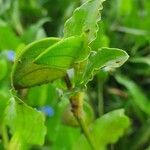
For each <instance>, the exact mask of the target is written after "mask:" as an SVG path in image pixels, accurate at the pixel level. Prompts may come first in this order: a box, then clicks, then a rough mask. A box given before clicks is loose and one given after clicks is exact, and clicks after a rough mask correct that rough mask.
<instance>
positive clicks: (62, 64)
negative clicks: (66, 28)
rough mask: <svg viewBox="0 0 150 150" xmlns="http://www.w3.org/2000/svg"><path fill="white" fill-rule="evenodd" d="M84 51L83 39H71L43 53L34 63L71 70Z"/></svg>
mask: <svg viewBox="0 0 150 150" xmlns="http://www.w3.org/2000/svg"><path fill="white" fill-rule="evenodd" d="M82 50H83V40H82V38H81V37H77V36H76V37H74V36H73V37H69V38H66V39H63V40H61V41H60V42H58V43H56V44H54V45H53V46H51V47H49V48H47V49H46V50H45V51H44V52H43V53H41V54H40V55H39V56H38V57H37V58H36V59H35V60H34V63H36V64H41V65H45V66H48V67H51V68H57V69H64V70H66V69H69V68H70V67H71V66H72V64H73V63H74V62H76V61H81V60H80V59H79V56H80V54H81V53H82Z"/></svg>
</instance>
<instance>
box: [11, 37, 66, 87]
mask: <svg viewBox="0 0 150 150" xmlns="http://www.w3.org/2000/svg"><path fill="white" fill-rule="evenodd" d="M59 40H60V39H57V38H45V39H43V40H39V41H36V42H33V43H31V44H29V45H28V46H26V47H25V48H24V49H23V50H22V51H21V53H20V54H19V55H18V57H17V59H16V61H15V65H14V68H13V72H12V84H13V85H14V87H15V88H24V87H31V86H35V85H40V84H43V83H47V82H49V81H52V80H54V79H57V78H59V77H62V76H63V75H64V73H65V72H64V70H61V69H56V68H50V67H47V66H43V65H37V64H35V63H34V62H33V61H34V59H35V58H36V57H37V56H38V55H39V54H41V53H42V52H43V51H44V50H45V49H47V48H48V47H49V46H51V45H53V44H55V43H56V42H58V41H59Z"/></svg>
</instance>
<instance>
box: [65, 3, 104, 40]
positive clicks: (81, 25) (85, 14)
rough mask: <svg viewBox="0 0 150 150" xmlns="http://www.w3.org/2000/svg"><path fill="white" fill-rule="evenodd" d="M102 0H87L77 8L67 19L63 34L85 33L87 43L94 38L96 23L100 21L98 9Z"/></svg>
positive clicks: (96, 29) (100, 8)
mask: <svg viewBox="0 0 150 150" xmlns="http://www.w3.org/2000/svg"><path fill="white" fill-rule="evenodd" d="M103 2H104V0H89V1H88V2H86V3H84V4H83V5H82V6H80V7H79V8H77V9H76V10H75V11H74V13H73V16H72V17H71V18H70V19H69V20H67V22H66V23H65V27H64V36H65V37H70V36H74V35H81V34H83V33H85V34H86V35H87V41H88V43H91V42H92V41H93V40H94V39H95V38H96V33H97V31H98V25H97V23H98V22H99V21H100V15H101V14H100V10H102V3H103Z"/></svg>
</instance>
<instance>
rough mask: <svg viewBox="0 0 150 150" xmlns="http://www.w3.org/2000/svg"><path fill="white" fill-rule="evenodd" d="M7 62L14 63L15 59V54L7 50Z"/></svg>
mask: <svg viewBox="0 0 150 150" xmlns="http://www.w3.org/2000/svg"><path fill="white" fill-rule="evenodd" d="M6 55H7V58H8V60H10V61H14V59H15V52H14V51H13V50H9V51H7V53H6Z"/></svg>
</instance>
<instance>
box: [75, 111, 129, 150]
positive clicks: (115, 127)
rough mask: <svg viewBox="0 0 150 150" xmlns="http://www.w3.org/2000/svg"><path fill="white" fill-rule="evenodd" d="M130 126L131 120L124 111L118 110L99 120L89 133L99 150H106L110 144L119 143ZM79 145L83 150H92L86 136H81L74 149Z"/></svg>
mask: <svg viewBox="0 0 150 150" xmlns="http://www.w3.org/2000/svg"><path fill="white" fill-rule="evenodd" d="M129 124H130V122H129V118H128V117H127V116H126V115H125V114H124V110H123V109H118V110H114V111H112V112H109V113H107V114H105V115H103V116H102V117H101V118H99V119H97V120H96V121H95V122H94V123H93V124H92V125H91V126H90V128H89V131H90V135H91V136H92V138H93V139H94V140H93V141H94V142H95V143H94V144H95V145H96V147H97V149H98V150H104V149H105V148H106V146H107V145H108V144H112V143H115V142H117V141H118V139H119V138H120V137H121V136H122V135H123V133H124V131H125V130H126V129H127V128H128V126H129ZM79 145H80V149H82V150H91V149H90V145H89V143H88V142H87V140H86V138H85V136H84V135H81V137H80V138H79V140H78V142H77V143H76V145H75V147H74V148H73V149H77V147H78V146H79Z"/></svg>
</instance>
